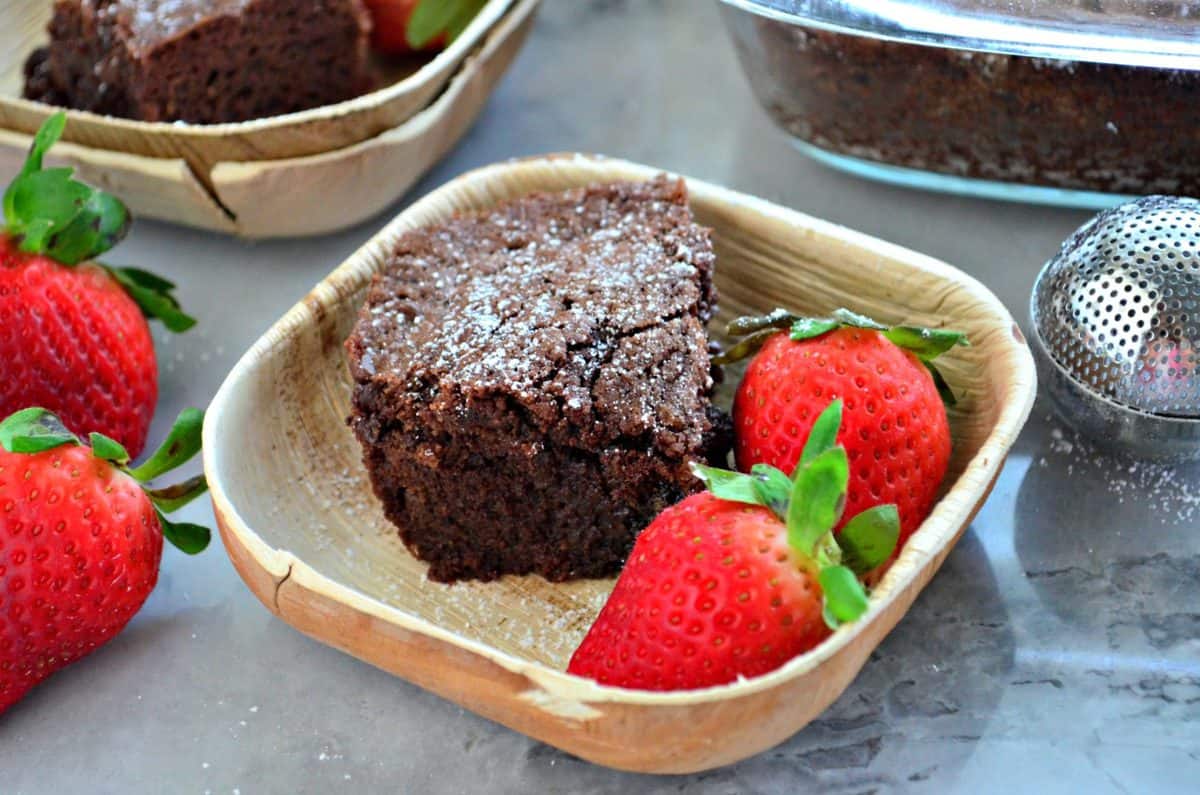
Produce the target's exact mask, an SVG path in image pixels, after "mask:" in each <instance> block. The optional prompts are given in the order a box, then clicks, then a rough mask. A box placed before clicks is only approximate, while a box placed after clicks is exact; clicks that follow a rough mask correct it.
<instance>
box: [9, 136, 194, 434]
mask: <svg viewBox="0 0 1200 795" xmlns="http://www.w3.org/2000/svg"><path fill="white" fill-rule="evenodd" d="M64 123H65V117H63V116H61V115H57V116H54V117H52V118H51V119H50V120H49V121H48V122H47V123H46V125H45V126H43V128H42V130H41V131H40V132H39V133H38V135H37V138H36V139H35V142H34V146H33V149H32V151H31V153H30V155H29V159H28V161H27V162H26V164H25V168H24V169H23V170H22V172H21V174H20V175H19V176H18V177H17V178H16V179H15V180H14V181H13V182H12V184H11V185H10V186H9V188H8V190H7V191H6V193H5V194H4V215H5V223H6V228H5V230H4V232H3V233H0V360H2V361H4V362H5V378H4V379H3V383H0V416H6V415H8V414H10V413H12V412H14V411H16V410H18V409H20V408H24V407H25V406H45V407H47V408H49V409H50V410H51V411H54V412H56V413H57V414H58V415H59V416H60V417H62V420H63V422H65V423H66V425H67V427H69V428H71V429H72V430H74V431H76V432H78V433H87V432H90V431H99V432H102V433H104V434H106V435H108V436H111V437H113V438H114V439H117V440H119V441H120V442H121V443H122V444H124V445H125V446H126V447H127V448H128V449H129V450H130V451H131V452H132V454H133V455H135V456H136V455H138V454H140V453H141V451H142V448H143V447H144V446H145V443H146V434H147V433H148V432H149V429H150V421H151V419H152V418H153V415H154V406H155V403H156V401H157V400H158V368H157V366H156V364H155V360H154V345H153V342H152V340H151V338H150V329H149V327H148V326H147V325H146V318H145V316H144V315H149V316H153V317H158V318H159V319H161V320H163V322H164V323H165V324H166V325H167V327H168V328H170V329H172V330H173V331H183V330H185V329H187V328H189V327H190V326H191V325H192V324H193V323H194V322H195V321H193V320H192V319H191V318H189V317H187V316H186V315H184V314H183V313H182V312H180V311H179V307H178V304H177V303H176V302H175V299H174V298H172V297H171V295H170V291H171V289H172V288H173V287H174V285H172V284H171V283H170V282H167V281H165V280H163V279H160V278H158V277H156V276H153V275H151V274H148V273H145V272H144V271H139V270H136V269H133V268H107V267H104V266H101V265H97V264H94V263H89V262H84V261H85V260H87V259H90V258H91V257H94V256H96V255H97V254H99V253H101V252H103V251H105V250H107V249H108V248H110V247H111V246H112V245H114V244H115V243H116V242H117V241H118V240H120V238H121V236H123V235H124V233H125V230H126V228H127V227H128V220H129V216H128V214H127V212H126V210H125V208H124V206H123V205H121V203H120V202H118V201H117V200H116V199H114V198H113V197H111V196H108V195H107V194H105V193H102V192H100V191H95V190H93V189H91V188H89V187H87V186H86V185H83V184H81V183H78V182H75V181H73V180H72V179H71V178H70V173H71V172H70V169H43V168H42V158H43V156H44V154H45V152H46V150H47V149H48V148H49V147H50V146H51V145H52V144H53V143H54V141H55V140H57V138H58V136H59V135H61V133H62V129H63V124H64ZM79 263H83V264H79Z"/></svg>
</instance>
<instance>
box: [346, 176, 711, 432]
mask: <svg viewBox="0 0 1200 795" xmlns="http://www.w3.org/2000/svg"><path fill="white" fill-rule="evenodd" d="M712 266H713V254H712V247H711V243H710V241H709V234H708V230H707V229H705V228H703V227H701V226H698V225H696V224H695V223H693V221H692V217H691V212H690V210H689V209H688V207H687V191H686V188H685V186H684V184H683V182H682V181H681V180H672V179H668V178H667V177H665V176H660V177H658V178H656V179H655V180H653V181H649V182H641V183H614V184H604V185H594V186H591V187H588V188H586V189H578V190H572V191H568V192H565V193H560V194H534V195H531V196H527V197H524V198H522V199H520V200H518V201H513V202H508V203H505V204H501V205H498V206H496V207H494V208H493V209H491V210H490V211H487V212H484V213H480V214H473V215H461V216H458V217H456V218H454V219H452V220H451V221H449V222H447V223H446V224H443V225H441V226H438V227H430V228H425V229H421V230H416V231H413V232H410V233H408V234H406V235H405V236H403V237H402V238H401V239H400V240H399V242H398V243H397V246H396V250H395V253H394V254H393V256H392V258H391V260H390V261H389V262H388V264H387V265H386V266H385V268H384V269H383V271H382V272H381V273H380V274H378V275H377V276H376V277H375V280H374V282H373V283H372V285H371V288H370V290H369V293H368V296H367V300H366V303H365V304H364V306H363V309H362V312H361V314H360V317H359V321H358V325H357V327H356V328H355V332H354V334H353V336H352V337H351V338H350V340H349V341H348V343H347V347H348V349H349V351H350V354H351V369H352V372H353V375H354V377H355V380H356V381H358V382H359V383H360V384H364V383H373V384H374V385H375V386H376V387H377V388H378V389H379V390H380V391H381V392H382V393H386V394H387V395H390V396H391V398H392V399H393V400H395V399H399V398H401V396H404V397H403V398H402V400H403V402H404V403H406V404H408V406H407V409H408V410H409V411H406V413H409V412H411V413H413V414H415V415H417V417H416V418H418V419H419V422H420V423H421V424H422V425H425V426H427V427H431V428H434V429H437V428H444V429H451V428H459V429H461V428H463V427H464V422H465V423H466V424H468V425H469V424H470V423H471V421H472V419H473V418H478V419H479V420H480V421H481V422H485V423H486V422H487V419H486V418H487V417H488V416H493V415H495V413H496V412H495V411H494V406H493V405H491V403H492V402H494V401H495V400H496V399H497V398H502V399H503V400H504V401H505V402H506V403H507V404H510V405H511V404H516V405H517V406H519V407H521V409H523V411H522V414H523V415H524V416H525V421H526V422H528V423H530V424H531V425H533V426H535V427H536V428H537V430H538V431H539V432H542V433H545V434H547V435H548V436H550V437H551V438H552V439H554V440H555V441H560V442H561V441H565V442H568V443H573V444H582V445H588V446H596V445H603V444H610V443H613V442H615V441H617V440H619V439H626V440H628V439H631V438H632V439H636V440H639V442H638V443H645V442H647V441H649V442H652V443H653V445H654V446H655V447H657V448H658V449H660V450H661V451H663V452H665V453H667V454H669V455H670V454H675V455H680V454H686V452H687V451H690V450H694V449H695V446H696V444H697V443H698V441H699V439H700V437H701V436H702V435H703V434H704V433H705V432H707V431H708V429H709V427H708V422H707V421H706V419H705V412H706V410H707V406H708V403H709V401H708V395H709V392H710V389H711V379H710V372H709V365H708V357H707V356H706V355H704V351H705V347H706V344H707V338H706V335H705V329H704V324H705V322H706V321H707V320H708V318H709V316H710V314H711V313H712V311H713V308H714V306H715V295H714V293H713V288H712ZM380 397H381V398H382V397H383V395H382V394H381V395H380ZM414 398H415V399H414ZM384 402H387V401H384Z"/></svg>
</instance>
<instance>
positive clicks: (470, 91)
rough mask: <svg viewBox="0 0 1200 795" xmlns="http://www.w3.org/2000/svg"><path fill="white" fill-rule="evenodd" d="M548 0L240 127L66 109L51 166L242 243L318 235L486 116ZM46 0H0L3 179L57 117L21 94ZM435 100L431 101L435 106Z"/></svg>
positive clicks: (377, 199) (355, 217)
mask: <svg viewBox="0 0 1200 795" xmlns="http://www.w3.org/2000/svg"><path fill="white" fill-rule="evenodd" d="M537 6H538V0H491V2H489V3H488V4H487V5H486V6H485V7H484V9H483V11H482V12H480V15H479V16H478V17H477V18H476V19H475V20H474V21H473V22H472V23H471V25H470V27H469V28H468V29H467V30H466V31H465V32H464V33H463V35H462V36H460V37H459V38H458V39H456V40H455V41H454V42H453V43H452V44H451V45H450V47H449V48H448V49H447V50H446V51H444V52H442V53H440V54H439V55H437V56H436V57H435V58H433V59H432V60H430V61H429V62H428V63H426V64H425V65H424V66H423V67H421V69H420V70H418V71H416V72H414V73H413V74H411V75H409V76H408V77H406V78H404V79H402V80H400V81H399V82H397V83H395V84H393V85H391V86H389V87H388V88H384V89H381V90H379V91H376V92H374V93H372V94H367V95H365V96H362V97H358V98H356V99H353V100H349V101H347V102H343V103H339V104H337V105H328V106H325V107H322V108H316V109H314V110H310V111H304V112H302V113H293V114H288V115H286V116H278V117H274V118H271V119H261V120H257V121H252V122H244V123H242V124H221V125H187V124H182V125H181V124H148V123H146V122H137V121H130V120H127V119H115V118H112V117H107V116H98V115H96V114H93V113H85V112H82V111H74V110H72V111H68V112H67V116H68V122H67V128H66V131H65V134H64V139H63V143H60V144H58V145H57V146H56V147H55V148H54V149H53V150H51V157H50V158H49V159H50V161H51V162H52V163H53V164H55V165H60V164H67V165H72V166H74V167H75V168H76V169H78V171H79V174H80V176H81V178H82V179H84V180H85V181H87V182H90V183H92V184H95V185H99V186H101V187H104V188H105V189H107V190H109V191H111V192H113V193H115V194H116V195H118V196H120V197H121V198H122V199H123V200H124V201H125V202H126V203H127V204H128V205H129V206H130V208H131V209H132V210H133V212H134V214H135V215H143V216H146V217H150V218H158V219H161V220H165V221H172V222H175V223H181V224H185V225H188V226H195V227H200V228H202V229H212V230H215V231H220V232H227V233H231V234H237V235H240V236H243V237H251V238H264V237H292V236H301V235H315V234H323V233H326V232H330V231H334V230H337V229H341V228H344V227H346V226H350V225H352V224H354V223H357V222H359V221H362V220H364V219H366V218H369V217H370V216H371V215H373V214H375V213H377V212H379V211H380V210H382V209H383V208H385V207H386V206H388V205H389V204H390V203H391V202H393V201H395V200H396V199H397V198H399V197H400V195H402V194H403V193H404V191H405V190H407V189H408V188H409V187H410V186H411V185H412V184H413V183H414V182H416V180H417V179H418V178H419V177H420V176H421V175H422V174H423V173H424V172H425V171H426V170H428V169H429V168H430V167H431V166H433V164H434V163H436V162H437V161H438V160H439V159H440V158H441V157H442V156H443V155H445V153H446V152H447V151H449V149H450V148H451V147H453V146H454V144H455V143H457V141H458V139H459V138H461V137H462V135H463V133H465V132H466V131H467V129H468V128H469V127H470V125H471V123H472V122H473V121H474V120H475V118H476V117H477V116H478V114H479V112H480V111H481V110H482V109H483V105H484V103H485V102H486V101H487V98H488V96H489V95H490V94H491V91H492V89H493V88H494V87H495V85H496V83H497V82H498V81H499V79H500V78H501V77H502V76H503V74H504V72H505V71H507V69H508V67H509V65H510V64H511V63H512V61H513V59H514V58H515V57H516V55H517V53H518V52H519V51H520V48H521V45H522V44H524V41H525V37H526V36H527V34H528V33H529V30H530V28H531V27H532V25H533V19H534V16H535V14H536V10H537ZM49 8H50V3H49V1H48V0H0V20H4V22H5V23H7V22H8V21H9V20H13V21H14V22H15V23H16V24H14V25H13V26H11V27H10V26H7V25H0V179H4V180H7V179H8V178H11V176H12V175H13V174H15V173H16V172H17V170H18V169H19V168H20V164H21V162H22V161H23V160H24V158H25V152H26V150H27V149H28V146H29V141H30V138H31V133H32V132H33V131H35V130H36V129H37V127H38V125H39V124H41V122H42V121H43V120H44V119H45V118H46V117H47V116H48V115H49V114H50V113H53V112H54V111H55V110H56V109H55V108H53V107H51V106H48V105H43V104H41V103H36V102H29V101H27V100H23V99H20V98H19V95H20V91H21V77H20V73H21V66H22V64H23V63H24V59H25V57H26V56H27V55H28V53H29V52H30V50H32V49H33V47H34V46H36V45H37V44H38V43H40V42H41V41H42V40H43V39H44V38H45V35H44V27H45V21H46V19H47V18H48V16H49ZM430 100H432V103H431V104H430Z"/></svg>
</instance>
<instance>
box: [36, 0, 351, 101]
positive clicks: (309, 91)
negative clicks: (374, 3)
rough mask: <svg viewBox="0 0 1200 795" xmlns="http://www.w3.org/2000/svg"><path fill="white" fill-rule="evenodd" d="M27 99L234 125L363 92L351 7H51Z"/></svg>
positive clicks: (111, 2)
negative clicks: (43, 45) (47, 39)
mask: <svg viewBox="0 0 1200 795" xmlns="http://www.w3.org/2000/svg"><path fill="white" fill-rule="evenodd" d="M49 31H50V44H49V46H48V47H46V48H43V49H41V50H38V51H36V52H35V53H33V55H32V56H30V58H29V60H28V62H27V63H26V67H25V72H26V82H25V96H26V97H27V98H30V99H35V100H39V101H42V102H47V103H50V104H54V105H63V106H66V107H71V108H78V109H80V110H89V111H93V112H96V113H103V114H107V115H110V116H124V117H128V118H132V119H141V120H144V121H185V122H192V123H196V124H210V123H219V122H237V121H245V120H247V119H256V118H261V117H265V116H274V115H278V114H281V113H290V112H292V111H299V110H304V109H306V108H312V107H316V106H318V105H325V104H329V103H332V102H340V101H342V100H344V99H349V98H350V97H353V96H356V95H358V94H361V93H363V92H364V91H366V90H369V88H370V84H371V80H370V77H369V75H368V71H367V68H368V67H367V45H368V41H367V39H368V36H369V34H370V18H369V16H368V15H367V11H366V8H365V6H363V4H362V0H57V1H56V2H55V3H54V15H53V17H52V18H51V21H50V28H49Z"/></svg>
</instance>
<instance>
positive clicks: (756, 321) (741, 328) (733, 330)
mask: <svg viewBox="0 0 1200 795" xmlns="http://www.w3.org/2000/svg"><path fill="white" fill-rule="evenodd" d="M795 320H796V316H795V315H793V314H792V313H791V312H789V311H787V310H786V309H773V310H771V311H770V312H768V313H767V314H765V315H745V316H743V317H739V318H735V319H734V320H731V321H729V325H728V326H726V328H725V333H726V334H728V335H729V336H731V337H741V336H743V335H746V334H753V333H754V332H756V331H762V330H763V329H774V330H775V331H780V330H783V329H786V328H788V327H789V326H791V325H792V323H793V322H795Z"/></svg>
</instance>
